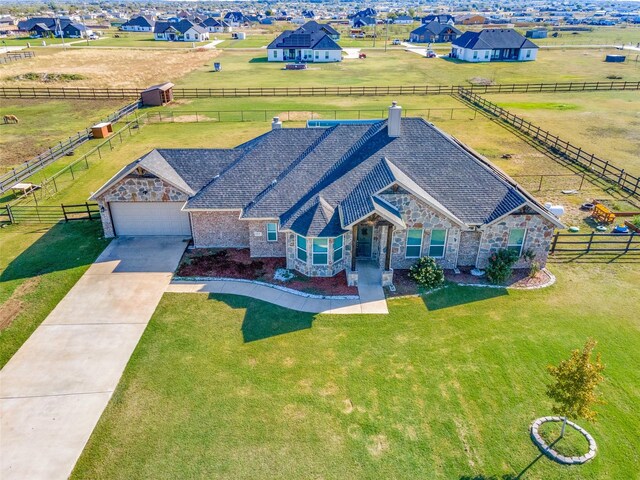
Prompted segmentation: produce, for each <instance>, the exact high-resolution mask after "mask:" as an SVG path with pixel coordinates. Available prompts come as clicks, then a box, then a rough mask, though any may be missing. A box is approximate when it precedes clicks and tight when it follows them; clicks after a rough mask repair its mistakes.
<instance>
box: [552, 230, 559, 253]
mask: <svg viewBox="0 0 640 480" xmlns="http://www.w3.org/2000/svg"><path fill="white" fill-rule="evenodd" d="M559 236H560V232H556V233H555V235H554V236H553V242H552V243H551V253H555V251H556V244H557V243H558V237H559Z"/></svg>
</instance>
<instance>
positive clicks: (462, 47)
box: [450, 28, 538, 62]
mask: <svg viewBox="0 0 640 480" xmlns="http://www.w3.org/2000/svg"><path fill="white" fill-rule="evenodd" d="M537 54H538V46H537V45H536V44H535V43H533V42H532V41H531V40H528V39H526V38H525V37H523V36H522V35H520V34H519V33H518V32H516V31H515V30H513V29H510V28H504V29H485V30H482V31H480V32H464V34H462V35H461V36H460V37H458V38H457V39H456V40H454V41H453V42H452V46H451V54H450V56H451V57H452V58H457V59H459V60H464V61H465V62H499V61H518V62H526V61H532V60H535V59H536V56H537Z"/></svg>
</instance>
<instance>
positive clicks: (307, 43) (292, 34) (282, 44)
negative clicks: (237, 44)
mask: <svg viewBox="0 0 640 480" xmlns="http://www.w3.org/2000/svg"><path fill="white" fill-rule="evenodd" d="M267 48H268V49H274V48H308V49H311V50H342V48H341V47H340V45H338V44H337V43H336V42H334V41H333V40H332V39H331V37H329V35H327V34H326V33H325V32H324V31H322V30H317V31H314V32H311V33H307V32H306V31H304V30H300V29H298V30H295V31H292V30H285V31H284V32H282V33H281V34H280V35H278V37H277V38H276V39H275V40H274V41H273V42H271V43H270V44H269V45H268V46H267Z"/></svg>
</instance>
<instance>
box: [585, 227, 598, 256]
mask: <svg viewBox="0 0 640 480" xmlns="http://www.w3.org/2000/svg"><path fill="white" fill-rule="evenodd" d="M595 234H596V232H594V231H592V232H591V236H590V237H589V243H588V244H587V253H589V252H590V251H591V242H593V236H594V235H595Z"/></svg>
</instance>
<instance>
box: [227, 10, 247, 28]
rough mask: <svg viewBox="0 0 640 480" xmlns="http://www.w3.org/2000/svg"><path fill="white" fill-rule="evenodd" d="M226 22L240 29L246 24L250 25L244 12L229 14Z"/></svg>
mask: <svg viewBox="0 0 640 480" xmlns="http://www.w3.org/2000/svg"><path fill="white" fill-rule="evenodd" d="M224 21H225V22H227V23H228V24H229V25H231V26H232V27H240V26H242V25H244V24H245V23H249V21H248V19H247V18H246V17H245V16H244V14H243V13H242V12H227V13H226V14H225V16H224Z"/></svg>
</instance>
